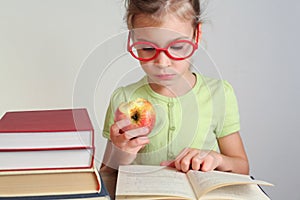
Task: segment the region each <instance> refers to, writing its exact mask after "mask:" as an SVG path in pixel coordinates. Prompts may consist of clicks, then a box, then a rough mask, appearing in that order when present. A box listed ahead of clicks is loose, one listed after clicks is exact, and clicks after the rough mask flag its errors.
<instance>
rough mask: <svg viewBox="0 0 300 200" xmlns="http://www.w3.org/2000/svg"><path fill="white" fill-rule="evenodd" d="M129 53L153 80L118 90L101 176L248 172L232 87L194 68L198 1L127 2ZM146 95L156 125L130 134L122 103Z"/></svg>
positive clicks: (106, 134)
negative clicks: (134, 168)
mask: <svg viewBox="0 0 300 200" xmlns="http://www.w3.org/2000/svg"><path fill="white" fill-rule="evenodd" d="M126 3H127V25H128V29H129V36H128V51H129V52H130V53H131V55H132V56H133V57H134V58H135V59H137V60H139V62H140V64H141V67H142V69H143V70H144V71H145V73H146V76H145V77H143V78H142V79H141V80H139V81H138V82H136V83H133V84H131V85H128V86H125V87H121V88H118V89H117V90H115V91H114V93H113V95H112V97H111V101H110V105H109V107H108V110H107V114H106V120H105V125H104V131H103V136H104V137H106V138H107V139H108V142H107V147H106V151H105V154H104V158H103V163H102V166H101V171H109V170H114V169H118V166H119V165H121V164H122V165H123V164H149V165H165V166H171V167H175V168H177V169H178V170H181V171H183V172H187V171H188V170H189V169H194V170H201V171H210V170H220V171H230V172H235V173H241V174H248V173H249V166H248V160H247V156H246V153H245V150H244V147H243V143H242V139H241V137H240V134H239V129H240V123H239V113H238V105H237V102H236V97H235V95H234V91H233V89H232V87H231V86H230V84H229V83H228V82H226V81H222V80H216V79H212V78H208V77H204V76H202V75H200V74H198V73H194V72H192V71H191V69H190V65H191V64H190V60H191V56H192V55H193V53H194V52H195V51H196V50H197V48H198V43H199V42H200V40H201V35H202V32H201V21H200V20H199V19H200V14H201V13H200V10H201V9H200V3H199V0H181V1H178V0H153V1H148V0H127V2H126ZM138 97H142V98H145V99H147V100H148V101H150V102H151V103H152V104H153V105H154V106H155V111H156V124H155V128H154V129H153V130H152V131H151V133H150V134H149V135H148V136H145V135H146V134H147V133H149V129H147V128H145V127H143V128H138V129H134V130H128V131H126V132H123V131H122V129H123V128H124V127H126V126H128V125H129V124H130V120H129V119H125V120H121V121H114V113H115V111H116V109H117V108H118V106H119V105H120V103H122V102H128V101H131V100H134V99H136V98H138Z"/></svg>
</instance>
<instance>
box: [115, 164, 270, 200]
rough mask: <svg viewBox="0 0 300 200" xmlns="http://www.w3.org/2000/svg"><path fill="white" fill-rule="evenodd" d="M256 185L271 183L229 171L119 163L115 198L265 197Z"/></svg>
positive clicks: (210, 199)
mask: <svg viewBox="0 0 300 200" xmlns="http://www.w3.org/2000/svg"><path fill="white" fill-rule="evenodd" d="M259 185H272V184H270V183H268V182H265V181H260V180H253V179H251V177H250V176H247V175H241V174H234V173H229V172H219V171H211V172H201V171H195V170H190V171H188V172H187V173H183V172H180V171H177V170H176V169H174V168H169V167H162V166H145V165H129V166H120V167H119V172H118V178H117V186H116V199H199V200H221V199H232V200H238V199H239V200H242V199H243V200H244V199H247V200H248V199H249V200H250V199H253V200H257V199H259V200H263V199H269V197H268V196H267V195H266V194H265V193H264V192H263V191H262V190H261V189H260V187H259Z"/></svg>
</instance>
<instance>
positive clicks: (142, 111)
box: [115, 98, 156, 133]
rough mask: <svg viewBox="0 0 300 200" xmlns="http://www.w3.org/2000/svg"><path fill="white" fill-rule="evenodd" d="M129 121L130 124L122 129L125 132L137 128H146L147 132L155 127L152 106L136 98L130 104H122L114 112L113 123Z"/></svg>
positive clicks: (144, 100) (146, 101) (142, 99)
mask: <svg viewBox="0 0 300 200" xmlns="http://www.w3.org/2000/svg"><path fill="white" fill-rule="evenodd" d="M126 118H128V119H130V121H131V124H130V125H129V126H126V127H125V128H123V129H122V131H127V130H131V129H136V128H139V127H147V128H148V129H149V132H148V133H150V132H151V130H152V129H153V127H154V125H155V120H156V115H155V110H154V107H153V105H152V104H151V103H150V102H149V101H148V100H146V99H144V98H137V99H136V100H133V101H130V102H123V103H121V104H120V105H119V107H118V109H117V110H116V112H115V121H120V120H122V119H126Z"/></svg>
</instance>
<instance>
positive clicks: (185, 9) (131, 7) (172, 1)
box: [125, 0, 201, 29]
mask: <svg viewBox="0 0 300 200" xmlns="http://www.w3.org/2000/svg"><path fill="white" fill-rule="evenodd" d="M125 5H126V9H127V12H126V22H127V27H128V28H129V29H132V28H134V27H133V22H134V19H135V16H137V15H139V14H143V15H146V16H147V17H150V19H151V23H153V24H160V23H161V21H162V18H163V17H164V16H165V15H166V14H172V15H175V16H176V17H178V18H179V19H182V20H185V21H191V23H192V26H195V27H196V26H197V24H198V23H201V21H200V2H199V0H126V2H125Z"/></svg>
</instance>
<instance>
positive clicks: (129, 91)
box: [112, 77, 148, 101]
mask: <svg viewBox="0 0 300 200" xmlns="http://www.w3.org/2000/svg"><path fill="white" fill-rule="evenodd" d="M147 84H148V83H147V81H146V77H143V78H141V79H140V80H139V81H137V82H134V83H130V84H128V85H126V86H121V87H118V88H117V89H115V90H114V92H113V94H112V97H113V98H118V99H122V100H125V101H127V100H129V99H131V97H132V96H133V95H134V94H135V93H136V92H137V91H139V92H142V91H144V90H145V88H146V86H147Z"/></svg>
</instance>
